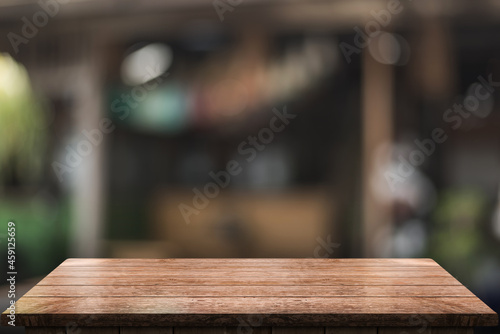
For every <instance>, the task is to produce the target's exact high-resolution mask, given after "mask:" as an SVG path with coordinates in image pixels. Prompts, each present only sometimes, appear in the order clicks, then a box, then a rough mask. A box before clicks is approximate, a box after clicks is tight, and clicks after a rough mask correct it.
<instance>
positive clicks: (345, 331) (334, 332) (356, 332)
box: [325, 327, 402, 334]
mask: <svg viewBox="0 0 500 334" xmlns="http://www.w3.org/2000/svg"><path fill="white" fill-rule="evenodd" d="M325 334H377V327H327V328H325ZM400 334H402V333H400Z"/></svg>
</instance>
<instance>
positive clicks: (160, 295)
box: [1, 259, 498, 326]
mask: <svg viewBox="0 0 500 334" xmlns="http://www.w3.org/2000/svg"><path fill="white" fill-rule="evenodd" d="M6 315H7V312H4V313H3V314H2V317H1V320H2V324H3V325H6V324H7V321H8V319H7V317H6ZM243 316H245V317H246V316H254V317H259V319H260V320H259V321H260V322H261V324H262V325H266V326H285V325H286V326H414V323H415V321H416V320H415V319H419V318H421V319H423V321H426V322H427V323H428V325H429V326H494V325H496V324H497V323H498V316H497V314H496V313H495V312H493V311H492V310H491V309H490V308H489V307H488V306H486V305H485V304H484V303H483V302H482V301H481V300H479V299H478V298H477V297H476V296H475V295H474V294H472V293H471V292H470V291H469V290H468V289H467V288H465V287H464V286H463V285H462V284H460V282H458V281H457V280H456V279H455V278H453V277H452V276H451V275H450V274H448V272H446V271H445V270H444V269H443V268H441V267H440V266H439V265H438V264H437V263H436V262H434V261H433V260H431V259H68V260H66V261H64V262H63V263H62V264H61V265H60V266H58V267H57V268H56V269H55V270H54V271H52V272H51V273H50V274H49V275H48V276H47V277H45V278H44V279H43V280H42V281H40V282H39V283H38V284H37V285H36V286H35V287H34V288H33V289H31V290H30V291H29V292H28V293H27V294H26V295H24V296H23V297H22V298H20V299H19V300H18V302H17V303H16V325H18V326H66V325H67V324H68V323H72V324H76V325H80V326H238V324H239V321H240V320H241V318H242V317H243Z"/></svg>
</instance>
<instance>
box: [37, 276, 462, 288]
mask: <svg viewBox="0 0 500 334" xmlns="http://www.w3.org/2000/svg"><path fill="white" fill-rule="evenodd" d="M131 284H133V285H151V286H154V285H193V286H201V285H275V286H296V285H306V286H313V285H359V286H367V285H457V286H459V285H460V283H459V282H458V281H457V280H456V279H454V278H453V277H418V278H407V277H364V276H362V275H359V276H356V277H335V278H331V277H321V276H319V277H305V278H302V277H293V276H292V277H286V278H273V277H270V278H267V277H265V276H261V277H245V278H241V277H234V276H225V277H209V278H207V277H193V276H185V277H161V276H160V277H154V276H151V277H130V278H129V277H126V276H123V277H109V278H96V277H76V278H74V277H50V276H48V277H45V278H44V279H43V280H41V281H40V283H38V285H58V286H61V285H113V286H117V285H125V286H129V285H131Z"/></svg>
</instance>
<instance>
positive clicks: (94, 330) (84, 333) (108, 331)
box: [68, 327, 120, 334]
mask: <svg viewBox="0 0 500 334" xmlns="http://www.w3.org/2000/svg"><path fill="white" fill-rule="evenodd" d="M76 333H78V334H120V327H78V329H77V331H76ZM68 334H70V333H68Z"/></svg>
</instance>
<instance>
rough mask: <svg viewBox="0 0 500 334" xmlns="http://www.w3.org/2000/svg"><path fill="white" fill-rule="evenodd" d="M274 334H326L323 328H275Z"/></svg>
mask: <svg viewBox="0 0 500 334" xmlns="http://www.w3.org/2000/svg"><path fill="white" fill-rule="evenodd" d="M272 334H325V329H324V328H323V327H273V332H272Z"/></svg>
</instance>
